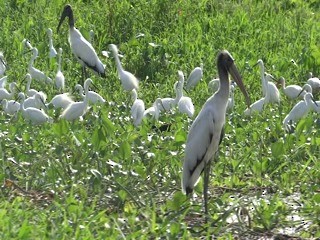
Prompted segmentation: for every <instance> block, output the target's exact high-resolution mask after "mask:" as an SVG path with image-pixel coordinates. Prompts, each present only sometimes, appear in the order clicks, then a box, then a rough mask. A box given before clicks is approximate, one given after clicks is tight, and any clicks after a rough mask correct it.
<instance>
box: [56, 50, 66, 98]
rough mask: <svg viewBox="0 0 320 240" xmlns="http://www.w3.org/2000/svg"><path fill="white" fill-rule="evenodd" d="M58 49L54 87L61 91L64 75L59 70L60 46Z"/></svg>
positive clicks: (62, 89)
mask: <svg viewBox="0 0 320 240" xmlns="http://www.w3.org/2000/svg"><path fill="white" fill-rule="evenodd" d="M58 51H59V52H58V70H57V73H56V77H55V83H56V87H57V88H58V89H59V90H60V91H62V92H63V91H64V75H63V73H62V71H61V58H62V48H59V50H58Z"/></svg>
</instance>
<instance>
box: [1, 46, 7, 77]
mask: <svg viewBox="0 0 320 240" xmlns="http://www.w3.org/2000/svg"><path fill="white" fill-rule="evenodd" d="M6 68H7V65H6V62H5V61H4V57H3V53H2V52H0V77H1V76H3V75H4V72H5V71H6Z"/></svg>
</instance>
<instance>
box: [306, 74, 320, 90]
mask: <svg viewBox="0 0 320 240" xmlns="http://www.w3.org/2000/svg"><path fill="white" fill-rule="evenodd" d="M307 84H309V85H310V86H311V87H312V90H313V92H314V93H318V92H320V79H319V78H318V77H314V76H313V74H312V72H309V74H308V80H307Z"/></svg>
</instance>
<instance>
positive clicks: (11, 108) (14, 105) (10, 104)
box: [1, 99, 20, 115]
mask: <svg viewBox="0 0 320 240" xmlns="http://www.w3.org/2000/svg"><path fill="white" fill-rule="evenodd" d="M1 104H2V107H3V111H4V112H5V113H6V114H9V115H14V114H16V113H17V112H18V111H19V110H20V103H19V102H17V101H16V100H9V101H8V100H7V99H3V100H2V101H1Z"/></svg>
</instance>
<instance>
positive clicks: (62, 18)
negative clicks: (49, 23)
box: [57, 11, 67, 33]
mask: <svg viewBox="0 0 320 240" xmlns="http://www.w3.org/2000/svg"><path fill="white" fill-rule="evenodd" d="M66 16H67V14H66V11H63V12H62V15H61V17H60V21H59V24H58V27H57V33H59V29H60V26H61V24H62V23H63V20H64V19H65V18H66Z"/></svg>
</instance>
